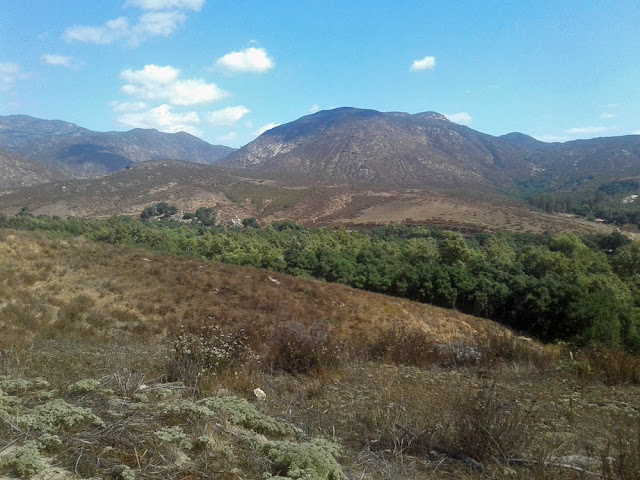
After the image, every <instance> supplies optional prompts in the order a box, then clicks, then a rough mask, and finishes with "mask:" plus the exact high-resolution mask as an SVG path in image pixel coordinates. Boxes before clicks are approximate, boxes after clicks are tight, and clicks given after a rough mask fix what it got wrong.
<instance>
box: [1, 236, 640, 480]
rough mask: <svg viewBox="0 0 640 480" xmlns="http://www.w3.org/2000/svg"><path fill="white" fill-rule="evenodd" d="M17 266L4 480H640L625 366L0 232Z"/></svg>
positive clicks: (484, 324)
mask: <svg viewBox="0 0 640 480" xmlns="http://www.w3.org/2000/svg"><path fill="white" fill-rule="evenodd" d="M0 253H1V255H0V258H2V263H1V265H2V269H0V294H1V300H2V302H1V303H0V331H1V332H2V336H0V352H1V353H2V362H0V389H1V391H2V393H1V394H0V399H1V400H2V404H1V405H0V416H1V417H2V418H3V419H6V420H7V421H5V422H3V423H2V424H0V475H2V474H5V475H9V476H20V477H29V476H32V475H33V477H32V478H34V479H35V480H40V479H51V478H56V479H60V480H65V479H71V478H77V477H78V476H80V477H82V478H90V477H105V478H133V477H134V476H135V478H142V479H160V478H209V477H211V476H215V478H222V479H232V478H238V477H239V476H240V477H242V478H283V475H286V478H291V479H301V480H302V479H311V480H335V479H340V480H343V479H345V478H363V479H369V480H388V479H389V478H393V479H396V480H409V479H414V478H420V477H423V476H425V475H427V476H428V477H429V478H434V479H479V478H487V477H488V478H497V479H505V480H506V479H507V478H508V479H515V480H524V479H540V480H542V479H548V478H558V479H576V478H591V477H592V476H595V475H598V476H600V475H602V478H620V479H622V478H625V479H632V480H633V479H636V478H638V477H637V467H638V465H639V462H640V445H638V444H637V441H636V438H637V431H638V430H637V429H638V428H639V427H640V424H639V423H638V421H639V420H638V419H639V417H638V411H639V409H640V405H638V404H637V399H638V386H637V384H638V382H639V381H640V366H638V365H634V364H633V363H632V361H631V360H629V359H628V358H626V357H624V356H612V355H611V353H609V354H607V355H608V356H607V357H606V361H605V362H600V363H598V361H599V358H600V357H599V356H598V355H593V356H590V354H589V353H588V352H573V353H572V356H571V357H570V356H569V354H568V352H566V351H564V350H563V349H562V347H558V346H549V347H546V348H543V347H541V346H540V345H539V344H537V343H536V342H532V341H530V340H528V339H523V338H519V337H515V336H513V335H512V334H510V333H509V332H508V331H506V330H504V329H502V328H500V327H499V326H496V325H495V324H492V323H491V322H489V321H487V320H482V319H478V318H475V317H471V316H467V315H462V314H460V313H458V312H455V311H452V310H444V309H439V308H436V307H431V306H428V305H422V304H417V303H413V302H409V301H406V300H400V299H395V298H390V297H385V296H383V295H376V294H370V293H366V292H361V291H358V290H354V289H350V288H346V287H341V286H338V285H329V284H326V283H323V282H316V281H310V280H304V279H299V278H293V277H289V276H286V275H281V274H275V273H273V272H268V271H265V270H257V269H248V268H242V267H234V266H229V265H220V264H216V263H212V262H204V261H199V260H190V259H185V258H180V257H174V256H169V255H164V254H159V253H154V252H151V251H148V250H141V249H134V248H130V247H124V246H118V247H114V246H109V245H100V244H96V243H92V242H89V241H87V240H85V239H82V238H64V237H63V238H60V237H57V238H47V237H44V236H42V235H38V234H35V233H33V232H31V233H28V232H17V231H6V230H0ZM181 324H182V325H184V329H181V326H180V325H181ZM205 338H206V339H207V340H203V339H205ZM233 339H235V340H233ZM232 340H233V343H231V341H232ZM203 342H204V343H203ZM318 342H321V343H318ZM232 345H235V346H234V347H232ZM286 345H289V346H291V345H295V346H296V348H299V350H287V349H286V348H284V346H286ZM320 345H321V348H320ZM210 347H216V348H220V347H222V348H225V349H226V350H225V351H226V352H231V353H227V354H225V356H223V357H211V356H207V354H206V352H208V351H209V350H208V349H209V348H210ZM246 347H248V348H249V350H246V349H245V348H246ZM323 351H325V352H328V355H326V354H322V352H323ZM269 352H271V353H269ZM249 353H250V354H249ZM323 355H324V356H323ZM215 358H220V359H222V360H223V362H220V361H219V360H215ZM625 359H626V360H625ZM309 360H311V361H314V362H319V363H311V364H308V363H304V362H307V361H309ZM625 361H626V362H627V363H626V364H624V363H621V362H625ZM304 365H311V366H310V367H309V366H307V367H304ZM623 365H624V366H623ZM605 366H606V367H607V368H608V370H603V368H605ZM298 368H300V369H303V368H306V369H307V370H297V369H298ZM616 369H618V370H616ZM614 372H618V373H614ZM623 372H624V375H623ZM634 375H635V376H634ZM524 379H526V380H524ZM603 382H606V385H604V384H603ZM258 387H259V388H260V389H261V390H262V391H263V392H264V398H265V399H264V400H260V399H259V398H258V397H256V394H254V393H253V391H254V389H255V388H258ZM425 405H428V406H429V408H425ZM132 452H133V453H132ZM301 468H302V469H303V471H306V472H307V473H306V476H302V474H300V473H299V472H300V470H299V469H301ZM610 471H615V472H619V474H618V475H617V476H610V477H607V476H606V475H607V473H606V472H610ZM481 472H482V473H481ZM585 472H586V473H585ZM125 475H127V476H125Z"/></svg>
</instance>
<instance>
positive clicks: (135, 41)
mask: <svg viewBox="0 0 640 480" xmlns="http://www.w3.org/2000/svg"><path fill="white" fill-rule="evenodd" d="M126 5H129V6H133V7H136V8H139V9H140V10H142V11H143V13H142V14H141V15H140V16H139V17H138V19H137V20H135V21H133V20H131V19H129V18H126V17H119V18H115V19H113V20H109V21H107V22H105V23H104V24H103V25H93V26H92V25H74V26H72V27H69V28H67V29H66V30H65V31H64V33H63V34H62V38H64V39H65V40H66V41H67V42H82V43H92V44H95V45H111V44H113V43H116V42H119V41H123V42H126V43H128V44H129V45H131V46H137V45H140V44H141V43H142V42H144V41H145V40H148V39H149V38H153V37H169V36H171V35H172V34H173V33H174V32H175V31H176V30H177V29H178V27H180V26H181V25H182V24H183V23H185V22H186V20H187V14H186V13H185V12H188V11H196V12H198V11H200V10H201V9H202V6H203V5H204V0H128V1H127V3H126Z"/></svg>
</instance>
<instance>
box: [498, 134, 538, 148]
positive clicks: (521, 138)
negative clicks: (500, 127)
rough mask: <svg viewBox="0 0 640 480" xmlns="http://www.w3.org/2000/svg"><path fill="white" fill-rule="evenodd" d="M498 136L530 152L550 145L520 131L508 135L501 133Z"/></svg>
mask: <svg viewBox="0 0 640 480" xmlns="http://www.w3.org/2000/svg"><path fill="white" fill-rule="evenodd" d="M498 138H500V139H502V140H504V141H505V142H508V143H510V144H511V145H514V146H516V147H519V148H522V149H524V150H527V151H529V152H534V151H536V150H539V149H541V148H544V147H545V146H547V145H549V144H548V143H545V142H541V141H540V140H536V139H535V138H533V137H531V136H529V135H526V134H524V133H520V132H512V133H507V134H506V135H501V136H500V137H498Z"/></svg>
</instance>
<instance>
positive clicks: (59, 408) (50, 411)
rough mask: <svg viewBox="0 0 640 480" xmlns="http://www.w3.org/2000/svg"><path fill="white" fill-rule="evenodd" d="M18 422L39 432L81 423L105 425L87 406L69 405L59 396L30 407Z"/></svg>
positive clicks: (70, 426)
mask: <svg viewBox="0 0 640 480" xmlns="http://www.w3.org/2000/svg"><path fill="white" fill-rule="evenodd" d="M20 422H21V423H22V424H24V425H25V426H27V427H29V428H32V429H34V430H38V431H41V432H50V431H53V430H56V429H58V428H63V429H70V428H73V427H74V426H77V425H82V424H91V425H94V426H96V427H104V426H105V424H104V422H103V421H102V420H101V419H100V418H99V417H97V416H96V415H94V413H93V412H92V411H91V410H89V409H88V408H83V407H77V406H75V405H71V404H69V403H67V402H65V401H64V400H62V399H60V398H57V399H54V400H50V401H48V402H47V403H43V404H42V405H38V406H36V407H34V408H32V409H31V411H30V412H29V413H28V414H26V415H24V416H22V417H20Z"/></svg>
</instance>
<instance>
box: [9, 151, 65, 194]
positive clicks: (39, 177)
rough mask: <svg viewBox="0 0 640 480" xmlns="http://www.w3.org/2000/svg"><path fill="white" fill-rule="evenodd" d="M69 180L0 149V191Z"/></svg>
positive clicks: (49, 169)
mask: <svg viewBox="0 0 640 480" xmlns="http://www.w3.org/2000/svg"><path fill="white" fill-rule="evenodd" d="M65 178H69V175H68V174H66V173H64V172H62V171H60V170H56V169H54V168H48V167H44V166H42V165H38V164H35V163H34V162H31V161H29V160H27V159H26V158H24V157H21V156H20V155H16V154H15V153H11V152H10V151H8V150H4V149H2V148H0V189H6V188H14V187H24V186H27V185H38V184H41V183H46V182H51V181H53V180H60V179H65Z"/></svg>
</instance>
